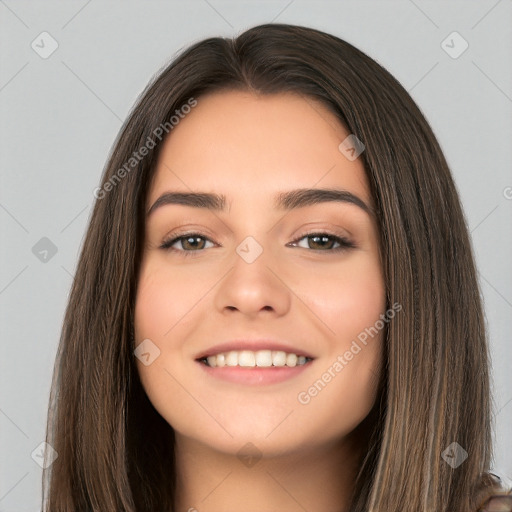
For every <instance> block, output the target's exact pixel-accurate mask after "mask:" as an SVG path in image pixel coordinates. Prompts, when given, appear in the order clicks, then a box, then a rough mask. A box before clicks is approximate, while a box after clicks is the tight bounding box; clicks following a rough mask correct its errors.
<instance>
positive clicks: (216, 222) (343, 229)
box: [135, 91, 386, 512]
mask: <svg viewBox="0 0 512 512" xmlns="http://www.w3.org/2000/svg"><path fill="white" fill-rule="evenodd" d="M347 135H349V133H348V132H347V131H346V130H345V128H344V127H343V126H342V125H341V124H340V122H339V121H338V120H337V118H336V117H335V116H334V115H333V114H331V113H330V111H328V110H327V108H326V107H324V106H323V104H321V103H319V102H317V101H316V100H313V99H310V98H304V97H301V96H299V95H295V94H292V93H286V94H275V95H269V96H261V95H256V94H253V93H249V92H240V91H223V92H216V93H210V94H208V95H205V96H201V97H200V98H198V105H197V106H196V107H195V108H194V109H193V110H192V111H191V112H190V113H189V114H188V115H187V116H186V117H185V118H184V119H182V120H181V121H180V122H179V124H178V125H177V126H175V127H174V129H173V131H172V132H171V134H170V136H169V137H168V138H167V139H166V140H165V142H164V144H163V147H162V151H161V153H160V155H159V160H158V164H157V169H156V172H155V175H154V178H153V180H152V183H151V186H150V191H149V194H148V198H147V210H149V208H150V206H151V205H153V203H154V202H155V201H156V200H157V199H158V198H159V197H160V196H161V195H162V194H163V193H165V192H168V191H171V190H172V191H182V192H191V191H194V192H197V191H203V192H216V193H219V194H225V195H226V198H227V209H226V211H224V212H219V211H216V212H213V211H209V210H205V209H201V208H192V207H190V206H183V205H174V204H173V205H164V206H161V207H160V208H157V209H155V210H154V211H153V212H152V213H151V214H150V215H149V216H148V217H147V219H146V238H145V249H144V255H143V261H142V266H141V271H140V276H139V282H138V292H137V300H136V310H135V336H136V338H135V339H136V343H140V342H141V341H142V340H144V339H150V340H151V341H152V343H154V345H156V346H157V347H158V349H159V350H160V354H159V356H158V357H157V358H156V359H155V360H154V361H153V362H152V363H151V364H149V365H148V366H145V365H144V364H142V363H141V362H140V361H139V360H137V367H138V371H139V375H140V378H141V382H142V385H143V387H144V389H145V391H146V393H147V395H148V397H149V399H150V401H151V402H152V404H153V405H154V407H155V408H156V410H157V411H158V412H159V413H160V414H161V415H162V417H163V418H164V419H165V420H166V421H167V422H168V423H169V424H170V425H171V426H172V427H173V428H174V430H175V432H176V462H177V467H178V474H179V475H180V476H179V479H178V496H177V498H176V506H177V508H176V510H183V511H186V510H189V509H191V508H192V509H194V508H195V509H197V510H198V511H199V512H213V511H220V510H245V511H247V512H251V511H261V510H280V511H281V512H286V511H296V510H304V509H306V510H315V511H318V512H322V511H334V510H345V509H346V505H347V502H348V499H349V498H350V494H351V492H352V486H353V483H354V478H355V472H356V468H357V463H358V460H359V459H358V458H359V457H360V456H361V443H360V436H359V434H358V428H357V427H358V425H360V424H361V422H362V421H363V420H364V418H365V417H366V416H367V415H368V413H369V411H370V410H371V408H372V406H373V404H374V402H375V398H376V393H377V386H378V377H379V375H380V367H381V360H382V332H383V331H379V333H378V335H375V336H374V337H373V338H369V340H370V341H369V342H368V343H367V345H366V346H363V345H361V346H362V347H363V348H362V350H361V351H360V352H358V353H357V355H354V357H353V359H352V360H350V361H348V362H347V364H346V366H344V368H343V369H342V371H339V372H338V373H335V377H333V378H331V380H330V382H329V383H328V384H327V385H325V387H324V388H323V389H322V390H321V391H320V392H318V393H317V395H316V396H314V397H311V399H310V401H309V402H308V403H307V404H302V403H300V402H299V400H298V394H299V393H300V392H304V391H307V390H308V388H310V386H312V384H314V383H315V381H317V380H318V379H321V378H322V375H323V374H324V372H325V371H326V370H327V369H328V368H329V367H332V366H333V363H334V362H335V361H336V360H337V358H338V356H339V355H343V354H344V353H345V352H346V351H347V350H348V349H349V348H350V346H351V343H352V341H353V340H355V339H356V338H357V336H358V334H360V333H361V332H362V331H364V330H365V328H368V327H370V326H373V325H374V324H375V323H376V321H378V320H379V315H381V314H383V313H385V309H386V306H385V294H384V282H383V274H382V269H381V260H380V256H379V244H378V229H377V224H376V221H375V218H374V217H372V216H371V215H369V214H368V213H366V212H365V211H363V209H361V208H359V207H358V206H356V205H353V204H350V203H342V202H323V203H320V204H314V205H310V206H307V207H303V208H299V209H296V210H290V211H284V210H277V209H274V205H273V196H274V195H275V194H276V193H278V192H283V191H288V190H291V189H295V188H338V189H344V190H347V191H349V192H351V193H353V194H355V195H356V196H358V197H359V198H360V199H362V200H363V201H364V202H365V203H366V204H368V205H370V206H371V205H372V198H371V195H370V192H369V187H368V182H367V178H366V175H365V171H364V167H363V164H362V162H361V159H360V158H357V159H356V160H354V161H350V160H349V159H347V158H346V157H345V155H344V154H342V152H341V151H340V150H339V149H338V146H339V144H340V143H341V142H342V141H343V140H344V139H345V138H346V137H347ZM178 230H180V231H178ZM184 232H186V233H187V235H188V234H189V233H190V232H193V233H198V235H196V236H203V237H205V238H204V239H199V245H198V247H199V249H194V247H195V246H191V245H190V244H188V245H187V243H186V238H185V240H183V239H182V241H181V242H180V241H177V242H176V243H175V244H174V246H173V247H174V250H173V249H162V248H160V246H161V244H162V243H163V242H164V241H165V240H167V239H170V238H172V237H171V235H173V237H174V236H177V235H179V234H182V233H184ZM318 232H320V233H325V232H327V233H329V235H330V234H331V233H332V234H334V235H336V236H344V237H346V238H348V239H349V240H350V241H352V242H353V243H355V244H356V247H355V248H349V249H346V250H344V251H341V252H333V249H332V247H337V246H338V244H337V243H336V242H333V239H332V238H329V243H327V244H324V245H323V246H322V245H319V244H315V243H314V240H312V238H311V237H309V238H308V237H305V238H304V237H302V238H300V239H299V237H300V236H301V235H303V233H318ZM247 236H252V237H253V238H254V239H255V240H256V241H257V242H258V243H259V245H260V246H261V248H262V249H263V252H262V254H261V255H260V256H259V257H258V258H257V259H256V260H255V261H254V262H252V263H250V264H248V263H247V262H246V261H245V260H244V259H243V258H241V257H240V256H239V255H238V253H237V252H236V248H237V247H238V245H239V244H240V243H241V242H242V240H244V239H245V238H246V237H247ZM291 244H294V246H292V245H291ZM187 250H188V253H189V254H190V256H189V257H186V256H185V251H187ZM244 337H246V338H247V337H248V338H255V337H267V338H269V337H270V338H272V339H277V340H282V341H287V342H289V343H291V344H292V345H294V346H298V347H301V348H303V349H304V350H306V351H308V352H309V353H311V354H312V355H314V356H315V359H314V361H313V362H312V363H311V364H310V365H308V367H307V369H304V371H302V373H300V374H299V375H296V376H294V377H293V378H291V379H288V380H287V381H284V382H281V383H277V384H271V385H266V386H254V385H243V384H233V383H229V382H225V381H222V380H219V379H217V378H213V377H211V376H209V375H207V374H206V373H205V371H204V370H203V369H202V368H201V366H200V363H198V362H196V361H195V360H194V358H195V356H196V355H197V354H198V353H199V352H201V351H202V350H204V349H207V348H209V347H211V346H213V345H215V344H218V343H220V342H224V341H228V340H232V339H234V338H244ZM247 443H252V445H254V447H255V448H254V449H255V450H256V452H257V454H259V455H261V458H260V459H259V460H257V461H256V464H254V465H251V466H250V467H249V466H248V465H247V464H246V463H244V461H243V460H241V459H240V458H239V457H238V456H237V454H238V452H239V451H240V450H241V449H242V447H244V446H246V444H247ZM245 450H247V448H245ZM244 460H246V459H244Z"/></svg>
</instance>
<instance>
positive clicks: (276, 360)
mask: <svg viewBox="0 0 512 512" xmlns="http://www.w3.org/2000/svg"><path fill="white" fill-rule="evenodd" d="M312 360H313V358H312V357H309V356H306V355H303V354H300V353H294V352H285V351H284V350H256V351H253V350H230V351H226V352H220V353H218V354H214V355H210V356H204V357H200V358H198V359H196V361H199V362H201V363H202V364H204V365H206V366H208V367H209V368H225V367H228V368H233V367H238V368H247V369H251V368H258V369H259V368H295V367H297V366H304V365H306V364H308V363H309V362H311V361H312Z"/></svg>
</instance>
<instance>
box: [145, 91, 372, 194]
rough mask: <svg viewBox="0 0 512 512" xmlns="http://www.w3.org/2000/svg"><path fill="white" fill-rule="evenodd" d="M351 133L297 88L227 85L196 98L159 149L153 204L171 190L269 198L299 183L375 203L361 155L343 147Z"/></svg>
mask: <svg viewBox="0 0 512 512" xmlns="http://www.w3.org/2000/svg"><path fill="white" fill-rule="evenodd" d="M348 135H350V134H349V132H348V131H347V130H346V129H345V127H344V126H343V125H342V124H341V122H340V121H339V120H338V118H337V117H336V116H335V115H334V114H333V113H332V112H331V111H330V110H329V109H328V108H327V107H326V106H325V105H323V103H321V102H320V101H318V100H315V99H312V98H310V97H305V96H301V95H298V94H295V93H280V94H272V95H257V94H254V93H250V92H245V91H221V92H215V93H209V94H207V95H205V96H201V97H199V98H197V106H196V107H194V108H193V109H192V110H191V111H190V113H189V114H186V115H184V116H183V118H181V119H180V121H179V123H178V124H177V125H175V126H174V127H173V130H172V131H171V132H170V134H169V135H168V136H167V138H166V139H165V141H164V143H163V147H162V148H161V152H160V154H159V159H158V162H157V167H156V170H155V174H154V177H153V180H152V184H151V188H150V193H149V197H148V203H152V202H153V201H154V200H155V199H156V198H157V197H158V196H159V195H160V194H162V193H163V192H166V191H168V190H179V191H188V192H190V191H195V190H201V191H217V192H222V193H223V194H225V195H226V196H227V197H228V199H229V198H233V200H235V201H240V200H243V201H244V202H248V201H249V202H251V201H257V202H261V201H269V200H270V199H271V198H272V197H274V196H275V194H277V193H279V192H282V191H284V190H289V189H294V188H302V187H303V188H313V187H316V186H318V187H322V188H329V187H331V188H343V189H346V190H349V191H351V192H353V193H355V194H357V195H359V196H360V197H361V198H362V199H363V200H365V201H366V202H368V203H370V204H371V197H370V195H369V190H368V186H367V179H366V174H365V171H364V167H363V164H362V162H361V159H359V158H357V159H356V160H354V161H351V160H349V159H347V158H346V156H345V155H344V154H343V153H342V152H341V151H340V149H339V145H340V143H341V142H342V141H343V140H345V139H346V137H347V136H348Z"/></svg>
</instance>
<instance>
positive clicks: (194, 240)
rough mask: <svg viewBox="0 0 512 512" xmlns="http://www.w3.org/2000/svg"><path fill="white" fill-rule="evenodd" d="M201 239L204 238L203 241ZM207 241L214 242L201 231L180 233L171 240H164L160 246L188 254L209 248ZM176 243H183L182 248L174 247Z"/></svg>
mask: <svg viewBox="0 0 512 512" xmlns="http://www.w3.org/2000/svg"><path fill="white" fill-rule="evenodd" d="M201 240H203V242H201ZM206 241H208V242H210V243H213V242H212V241H211V240H210V239H208V238H206V237H205V236H203V235H201V234H200V233H186V234H180V235H179V236H175V237H173V238H171V239H170V240H164V242H163V243H162V245H161V246H160V249H168V250H169V249H171V250H174V251H179V252H183V253H184V254H185V255H186V256H188V254H187V253H190V252H198V251H201V250H202V249H207V247H205V243H206ZM176 244H181V249H176V248H174V247H173V246H174V245H176Z"/></svg>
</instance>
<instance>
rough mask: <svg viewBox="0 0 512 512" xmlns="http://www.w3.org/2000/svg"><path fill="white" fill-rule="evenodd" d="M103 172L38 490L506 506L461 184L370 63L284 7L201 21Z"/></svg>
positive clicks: (159, 501)
mask: <svg viewBox="0 0 512 512" xmlns="http://www.w3.org/2000/svg"><path fill="white" fill-rule="evenodd" d="M94 195H95V197H96V198H97V202H96V204H95V208H94V212H93V215H92V218H91V221H90V225H89V228H88V231H87V236H86V239H85V242H84V246H83V249H82V253H81V256H80V260H79V264H78V268H77V272H76V276H75V281H74V284H73V289H72V291H71V296H70V300H69V306H68V309H67V312H66V317H65V321H64V327H63V332H62V339H61V345H60V349H59V354H58V357H57V361H56V368H55V377H54V383H53V390H54V391H53V393H52V396H51V400H50V410H49V419H48V435H47V441H48V443H50V444H51V445H52V447H53V448H54V449H55V450H56V452H57V453H58V457H57V458H56V459H55V460H54V462H53V464H52V465H51V466H50V468H49V470H48V472H47V473H48V474H47V475H46V477H47V479H48V483H47V489H46V491H45V499H47V507H48V508H47V509H46V510H48V511H51V512H54V511H58V510H94V511H100V510H101V511H103V510H127V511H142V510H147V511H171V510H172V511H174V510H189V511H190V510H197V511H199V512H202V511H217V510H245V511H261V510H277V509H279V510H280V511H288V510H290V511H291V510H315V511H324V510H325V511H327V510H329V511H334V510H336V511H353V512H355V511H357V512H362V511H379V512H380V511H386V512H398V511H400V512H402V511H404V510H415V511H424V512H427V511H428V512H430V511H436V512H437V511H450V512H459V511H461V512H462V511H468V510H471V511H476V510H486V509H487V510H493V509H492V508H489V507H494V506H496V505H495V504H496V502H497V500H500V503H501V504H500V506H502V507H505V506H506V507H508V508H505V509H504V510H509V509H511V508H510V504H508V503H507V502H506V500H508V499H509V498H508V497H502V498H494V504H491V503H490V502H489V501H488V498H489V497H490V496H491V495H492V494H493V493H497V492H498V491H500V484H499V481H497V480H496V478H495V477H493V476H492V475H491V474H490V473H489V472H488V470H489V467H490V460H491V438H490V432H491V414H490V399H489V380H488V379H489V375H488V372H489V368H488V365H489V363H488V347H487V342H486V334H485V329H484V322H483V313H482V305H481V300H480V294H479V289H478V284H477V279H476V270H475V264H474V259H473V255H472V249H471V245H470V241H469V236H468V231H467V227H466V225H465V221H464V216H463V212H462V209H461V205H460V201H459V198H458V196H457V193H456V189H455V186H454V183H453V180H452V177H451V175H450V171H449V169H448V166H447V163H446V161H445V159H444V156H443V154H442V152H441V149H440V147H439V145H438V143H437V141H436V139H435V137H434V135H433V133H432V131H431V129H430V127H429V125H428V123H427V121H426V120H425V119H424V117H423V116H422V114H421V113H420V111H419V109H418V107H417V106H416V105H415V104H414V102H413V101H412V99H411V98H410V96H409V95H408V94H407V93H406V91H405V90H404V89H403V88H402V87H401V85H400V84H399V83H398V82H397V81H396V80H395V79H394V78H393V77H392V76H391V75H390V74H389V73H388V72H387V71H385V70H384V69H383V68H382V67H381V66H379V65H378V64H377V63H376V62H375V61H373V60H372V59H370V58H369V57H368V56H366V55H365V54H363V53H362V52H360V51H359V50H357V49H356V48H354V47H353V46H351V45H350V44H348V43H346V42H344V41H342V40H340V39H338V38H336V37H334V36H331V35H328V34H325V33H322V32H319V31H317V30H313V29H309V28H305V27H298V26H290V25H279V24H269V25H262V26H259V27H255V28H252V29H250V30H247V31H246V32H244V33H242V34H241V35H239V36H238V37H236V38H234V39H233V40H230V39H222V38H211V39H207V40H204V41H201V42H199V43H197V44H195V45H193V46H191V47H190V48H188V49H187V50H185V51H184V52H183V53H182V54H181V55H180V56H178V58H176V59H175V60H174V61H173V62H172V63H171V64H170V65H169V66H168V67H166V68H165V69H164V70H163V71H162V72H161V73H159V74H158V76H157V77H156V78H155V79H154V80H153V81H152V82H151V83H150V84H149V86H148V87H147V89H146V90H145V91H144V93H143V94H142V96H141V98H140V99H139V101H138V102H137V104H136V106H135V107H134V109H133V111H132V113H131V114H130V116H129V118H128V120H127V121H126V123H125V125H124V127H123V129H122V130H121V133H120V135H119V137H118V140H117V141H116V143H115V145H114V148H113V151H112V154H111V156H110V159H109V162H108V164H107V166H106V169H105V172H104V176H103V181H102V184H101V186H100V187H98V188H97V189H96V190H95V192H94ZM468 397H470V398H468ZM502 493H503V494H504V491H502ZM496 510H497V509H496Z"/></svg>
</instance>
